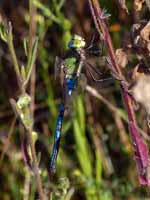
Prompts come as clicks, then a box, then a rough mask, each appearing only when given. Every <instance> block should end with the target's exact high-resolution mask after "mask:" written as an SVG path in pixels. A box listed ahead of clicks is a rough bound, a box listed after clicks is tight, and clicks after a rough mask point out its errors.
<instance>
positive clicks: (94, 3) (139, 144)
mask: <svg viewBox="0 0 150 200" xmlns="http://www.w3.org/2000/svg"><path fill="white" fill-rule="evenodd" d="M88 2H89V6H90V10H91V14H92V17H93V20H94V23H95V26H96V29H97V31H98V33H99V35H100V37H101V38H102V39H103V40H104V41H105V45H106V47H107V50H108V53H109V57H110V60H111V66H110V68H111V71H112V73H113V74H115V75H117V77H118V80H119V84H120V88H121V94H122V97H123V100H124V104H125V108H126V111H127V114H128V119H129V131H130V134H131V137H132V141H133V148H134V151H135V159H136V163H137V167H138V172H139V181H140V183H141V184H143V185H150V179H149V177H148V148H147V145H146V144H145V143H144V142H143V141H142V138H141V136H140V133H139V131H138V129H137V124H136V120H135V113H134V109H133V105H132V99H131V96H130V95H129V93H128V91H127V88H126V85H125V83H126V80H125V78H124V76H123V74H122V72H121V69H120V67H119V65H118V63H117V59H116V56H115V51H114V48H113V45H112V41H111V37H110V34H109V31H108V28H107V26H106V23H105V18H104V17H102V16H103V12H102V10H101V8H100V5H99V2H98V0H88Z"/></svg>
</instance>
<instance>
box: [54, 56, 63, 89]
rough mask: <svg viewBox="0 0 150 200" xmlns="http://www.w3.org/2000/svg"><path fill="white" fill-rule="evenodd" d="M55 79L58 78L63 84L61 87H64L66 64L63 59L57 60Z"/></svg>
mask: <svg viewBox="0 0 150 200" xmlns="http://www.w3.org/2000/svg"><path fill="white" fill-rule="evenodd" d="M54 68H55V72H54V73H55V79H56V78H57V77H59V78H60V83H61V86H63V83H64V78H65V68H66V67H65V64H64V60H63V59H61V58H60V57H57V56H56V58H55V67H54Z"/></svg>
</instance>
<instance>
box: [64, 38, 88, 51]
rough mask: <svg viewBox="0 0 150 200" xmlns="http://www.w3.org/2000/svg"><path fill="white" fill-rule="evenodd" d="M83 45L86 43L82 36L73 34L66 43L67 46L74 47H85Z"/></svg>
mask: <svg viewBox="0 0 150 200" xmlns="http://www.w3.org/2000/svg"><path fill="white" fill-rule="evenodd" d="M85 45H86V42H85V40H84V38H82V37H81V36H79V35H74V36H73V38H72V39H71V40H70V42H69V43H68V47H69V48H75V49H79V48H83V47H85Z"/></svg>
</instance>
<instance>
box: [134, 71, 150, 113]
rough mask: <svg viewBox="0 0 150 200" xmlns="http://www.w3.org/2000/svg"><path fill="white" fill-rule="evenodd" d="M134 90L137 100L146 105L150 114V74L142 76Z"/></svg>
mask: <svg viewBox="0 0 150 200" xmlns="http://www.w3.org/2000/svg"><path fill="white" fill-rule="evenodd" d="M132 92H133V96H134V98H135V99H136V101H137V102H139V103H141V104H142V105H143V106H144V107H145V109H146V112H147V114H150V76H147V75H145V76H141V77H140V78H139V79H138V81H137V83H136V85H135V86H134V87H133V88H132Z"/></svg>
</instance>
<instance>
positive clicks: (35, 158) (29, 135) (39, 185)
mask: <svg viewBox="0 0 150 200" xmlns="http://www.w3.org/2000/svg"><path fill="white" fill-rule="evenodd" d="M28 137H29V143H30V147H31V154H32V159H33V169H34V173H35V178H36V183H37V188H38V193H39V197H40V200H44V192H43V188H42V182H41V177H40V174H39V167H38V161H37V157H36V152H35V147H34V142H33V139H32V129H31V128H30V129H28Z"/></svg>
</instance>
